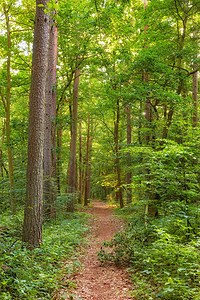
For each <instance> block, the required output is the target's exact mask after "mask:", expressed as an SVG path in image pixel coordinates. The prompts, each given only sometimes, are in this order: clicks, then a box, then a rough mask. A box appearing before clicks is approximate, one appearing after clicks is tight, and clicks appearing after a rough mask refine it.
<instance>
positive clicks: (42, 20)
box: [22, 0, 49, 248]
mask: <svg viewBox="0 0 200 300" xmlns="http://www.w3.org/2000/svg"><path fill="white" fill-rule="evenodd" d="M47 3H48V0H36V14H35V25H34V41H33V57H32V73H31V91H30V112H29V138H28V162H27V185H26V205H25V211H24V224H23V236H22V240H23V242H26V243H28V244H29V247H30V248H34V247H37V246H38V245H39V244H41V242H42V197H43V144H44V113H45V83H46V71H47V51H48V37H49V16H48V14H46V13H45V12H44V9H45V8H47Z"/></svg>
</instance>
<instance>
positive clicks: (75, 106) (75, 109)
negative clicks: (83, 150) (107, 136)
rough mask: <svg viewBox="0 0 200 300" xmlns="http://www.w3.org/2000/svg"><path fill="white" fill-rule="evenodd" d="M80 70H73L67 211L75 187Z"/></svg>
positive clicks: (72, 202)
mask: <svg viewBox="0 0 200 300" xmlns="http://www.w3.org/2000/svg"><path fill="white" fill-rule="evenodd" d="M79 77H80V70H79V69H77V70H76V71H75V78H74V89H73V111H72V125H71V130H72V134H71V155H70V167H69V193H70V194H71V201H70V203H69V205H68V211H70V212H73V211H74V204H75V203H74V202H75V187H76V145H77V114H78V88H79Z"/></svg>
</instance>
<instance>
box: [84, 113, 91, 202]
mask: <svg viewBox="0 0 200 300" xmlns="http://www.w3.org/2000/svg"><path fill="white" fill-rule="evenodd" d="M91 147H92V139H91V136H90V117H88V129H87V149H86V162H85V168H86V169H85V197H84V205H85V206H86V205H88V201H89V199H90V180H91V164H90V159H91V157H90V154H91Z"/></svg>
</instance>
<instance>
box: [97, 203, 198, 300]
mask: <svg viewBox="0 0 200 300" xmlns="http://www.w3.org/2000/svg"><path fill="white" fill-rule="evenodd" d="M127 210H128V209H127V208H125V209H123V212H126V211H127ZM131 210H132V211H133V206H131ZM127 221H128V226H127V228H126V229H125V230H123V231H121V232H118V233H117V234H116V235H115V236H114V238H113V239H112V240H111V241H110V242H104V243H103V247H102V250H101V251H100V252H99V253H98V257H99V260H100V261H101V263H103V264H105V263H107V262H114V263H115V264H117V265H118V266H120V265H121V266H124V265H126V266H128V267H129V272H130V274H131V276H132V280H133V284H134V285H135V289H134V291H133V296H134V297H136V299H145V300H146V299H157V298H158V299H166V300H171V299H172V300H173V299H174V300H178V299H183V300H185V299H199V297H200V292H199V288H200V269H199V265H200V252H199V244H200V239H199V238H198V237H195V238H194V237H193V238H190V240H189V241H188V242H186V241H187V238H185V239H184V238H182V237H181V234H184V233H185V234H186V233H187V231H188V228H186V229H185V231H184V230H183V229H182V228H180V229H179V231H176V232H175V231H174V229H173V226H174V224H176V223H179V224H181V218H180V216H179V218H178V216H177V217H176V218H175V217H174V218H173V220H172V219H170V218H168V217H165V218H164V217H162V218H158V219H156V220H153V221H152V220H151V221H150V220H148V225H147V226H145V225H144V224H145V223H144V217H143V218H142V215H141V214H139V213H137V214H134V215H133V216H132V217H131V216H130V215H129V216H128V217H127ZM166 224H167V226H166ZM177 228H178V227H177ZM180 233H181V234H180Z"/></svg>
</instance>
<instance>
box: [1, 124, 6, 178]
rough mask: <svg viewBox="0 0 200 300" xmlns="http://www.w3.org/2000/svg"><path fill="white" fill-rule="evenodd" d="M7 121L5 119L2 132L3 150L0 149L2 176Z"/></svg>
mask: <svg viewBox="0 0 200 300" xmlns="http://www.w3.org/2000/svg"><path fill="white" fill-rule="evenodd" d="M5 127H6V123H5V120H4V121H3V132H2V139H1V150H0V169H1V176H2V177H3V143H4V139H5V132H6V130H5V129H6V128H5Z"/></svg>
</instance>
